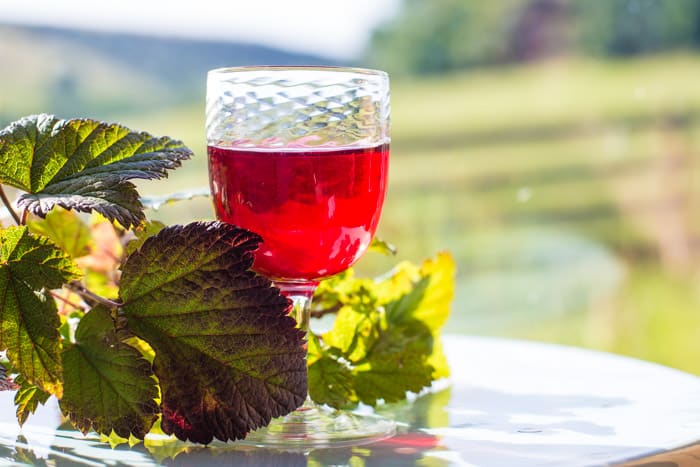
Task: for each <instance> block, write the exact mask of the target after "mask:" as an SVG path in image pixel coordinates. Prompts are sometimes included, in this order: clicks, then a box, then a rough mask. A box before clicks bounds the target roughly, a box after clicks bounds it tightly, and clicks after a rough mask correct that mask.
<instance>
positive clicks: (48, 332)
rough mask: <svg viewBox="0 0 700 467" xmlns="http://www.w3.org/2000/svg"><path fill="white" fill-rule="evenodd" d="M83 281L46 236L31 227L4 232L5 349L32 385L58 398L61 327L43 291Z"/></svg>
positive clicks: (0, 280)
mask: <svg viewBox="0 0 700 467" xmlns="http://www.w3.org/2000/svg"><path fill="white" fill-rule="evenodd" d="M78 277H79V270H78V268H77V267H76V266H75V264H73V262H72V261H71V260H70V259H69V258H68V257H67V256H66V254H65V253H64V252H63V251H62V250H60V249H59V248H58V247H56V246H55V245H53V244H52V243H51V241H50V240H48V239H47V238H45V237H36V236H34V235H33V234H31V233H30V232H29V230H28V229H27V227H26V226H23V227H10V228H8V229H6V230H0V350H5V349H6V350H7V357H8V359H9V361H10V362H11V363H12V366H13V368H14V369H15V370H16V371H17V372H19V373H21V374H22V375H24V377H25V378H26V379H27V381H28V382H29V383H32V384H36V385H37V386H39V387H40V388H41V389H42V390H44V391H46V392H49V393H51V394H56V395H57V396H59V397H60V395H61V394H62V387H61V359H60V340H59V332H58V328H59V326H60V325H61V323H60V320H59V318H58V315H57V310H56V304H55V303H54V301H53V299H51V298H50V297H47V296H46V294H45V293H44V292H43V290H44V288H58V287H61V286H62V285H63V284H65V283H66V282H69V281H71V280H73V279H76V278H78Z"/></svg>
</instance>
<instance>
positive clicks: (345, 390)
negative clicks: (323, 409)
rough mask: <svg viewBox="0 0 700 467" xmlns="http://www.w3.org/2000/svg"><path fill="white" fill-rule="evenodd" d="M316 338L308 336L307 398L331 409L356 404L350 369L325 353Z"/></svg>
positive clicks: (312, 335)
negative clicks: (320, 402) (309, 397)
mask: <svg viewBox="0 0 700 467" xmlns="http://www.w3.org/2000/svg"><path fill="white" fill-rule="evenodd" d="M327 352H328V351H327V349H326V350H325V351H324V349H323V348H322V346H321V343H320V342H319V341H318V337H316V336H315V335H314V334H312V333H310V334H309V356H308V358H309V396H311V398H312V399H313V400H315V401H322V402H323V403H325V404H328V405H330V406H332V407H338V408H340V407H348V406H352V405H354V404H356V403H357V401H358V398H357V394H356V393H355V382H354V381H353V374H352V368H351V367H350V366H348V365H343V364H342V363H341V362H339V361H338V359H336V358H333V357H332V356H331V355H329V354H328V353H327Z"/></svg>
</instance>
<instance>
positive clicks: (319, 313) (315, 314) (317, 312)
mask: <svg viewBox="0 0 700 467" xmlns="http://www.w3.org/2000/svg"><path fill="white" fill-rule="evenodd" d="M341 308H343V305H342V304H340V303H338V304H337V305H335V306H332V307H330V308H322V309H320V310H311V312H310V313H309V315H310V316H311V317H312V318H323V317H324V316H326V315H330V314H333V313H337V312H338V311H340V309H341Z"/></svg>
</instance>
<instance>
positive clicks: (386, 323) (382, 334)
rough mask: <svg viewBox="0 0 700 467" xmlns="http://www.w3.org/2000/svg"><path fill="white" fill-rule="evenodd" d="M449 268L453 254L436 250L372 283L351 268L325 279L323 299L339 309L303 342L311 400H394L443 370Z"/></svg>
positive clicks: (451, 274)
mask: <svg viewBox="0 0 700 467" xmlns="http://www.w3.org/2000/svg"><path fill="white" fill-rule="evenodd" d="M454 271H455V268H454V261H453V260H452V258H451V257H450V256H449V255H448V254H446V253H441V254H439V255H438V256H437V257H436V258H435V259H434V260H428V261H425V262H424V263H423V264H422V265H421V266H420V267H419V266H415V265H413V264H411V263H402V264H401V265H399V267H398V268H397V269H396V270H395V271H394V272H393V273H392V274H391V275H390V276H388V277H386V278H384V279H382V280H381V281H378V282H375V281H369V280H367V279H356V278H354V277H353V276H352V274H347V275H346V276H345V277H343V278H341V279H338V278H335V279H333V280H332V281H329V283H331V284H332V285H331V287H332V290H329V291H328V292H325V293H326V295H327V296H328V297H330V298H328V297H326V299H325V301H323V303H324V304H325V305H326V306H329V305H331V306H334V307H336V308H338V314H337V316H336V320H335V322H334V324H333V328H332V329H331V330H330V331H329V332H327V333H325V334H323V336H322V339H321V341H317V340H315V339H310V341H309V349H310V351H309V352H310V353H309V381H310V382H311V384H312V385H311V386H310V387H311V393H310V394H311V397H312V399H313V400H315V401H316V402H319V403H325V404H328V405H331V406H333V407H344V406H348V405H354V404H356V403H358V402H362V403H365V404H370V405H376V404H377V403H378V401H380V400H383V401H385V402H396V401H400V400H402V399H404V398H405V397H406V393H407V392H409V391H410V392H418V391H420V390H422V389H423V388H425V387H426V386H429V385H430V384H431V383H432V381H434V380H435V379H438V378H442V377H445V376H448V375H449V368H448V367H447V360H446V358H445V355H444V352H443V349H442V344H441V341H440V338H439V332H440V329H441V328H442V326H443V325H444V323H445V321H446V320H447V317H448V315H449V309H450V302H451V300H452V296H453V294H454ZM324 287H326V286H325V285H324V284H322V285H321V287H319V289H321V290H322V291H323V290H326V289H325V288H324ZM321 293H324V292H321ZM312 352H313V353H312ZM314 385H316V386H317V387H314ZM319 386H320V387H319Z"/></svg>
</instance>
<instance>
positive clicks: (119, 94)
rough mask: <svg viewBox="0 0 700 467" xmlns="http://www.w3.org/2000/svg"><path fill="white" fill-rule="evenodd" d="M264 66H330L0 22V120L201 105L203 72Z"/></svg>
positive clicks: (227, 47) (207, 45)
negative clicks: (188, 104)
mask: <svg viewBox="0 0 700 467" xmlns="http://www.w3.org/2000/svg"><path fill="white" fill-rule="evenodd" d="M269 63H275V64H280V65H293V64H309V65H318V64H333V63H332V62H330V61H329V60H328V59H321V58H319V57H315V56H311V55H304V54H298V53H291V52H286V51H282V50H278V49H273V48H269V47H264V46H259V45H253V44H244V43H235V42H213V41H197V40H186V39H176V38H157V37H149V36H134V35H126V34H113V33H101V32H91V31H77V30H69V29H57V28H41V27H26V26H10V25H4V26H3V25H1V24H0V64H1V65H0V67H1V72H0V124H2V126H4V125H5V124H7V123H8V122H10V121H12V120H14V119H16V118H17V117H18V116H21V115H26V114H29V113H37V112H47V113H54V114H56V115H60V116H64V117H69V116H77V115H80V116H93V117H96V118H102V119H104V118H109V117H110V116H113V115H116V114H124V113H129V112H143V111H144V110H148V109H153V108H159V109H163V108H168V107H176V106H180V105H183V104H187V103H190V102H195V101H198V102H203V99H204V84H205V77H206V72H207V70H210V69H212V68H218V67H224V66H236V65H255V64H269Z"/></svg>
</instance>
